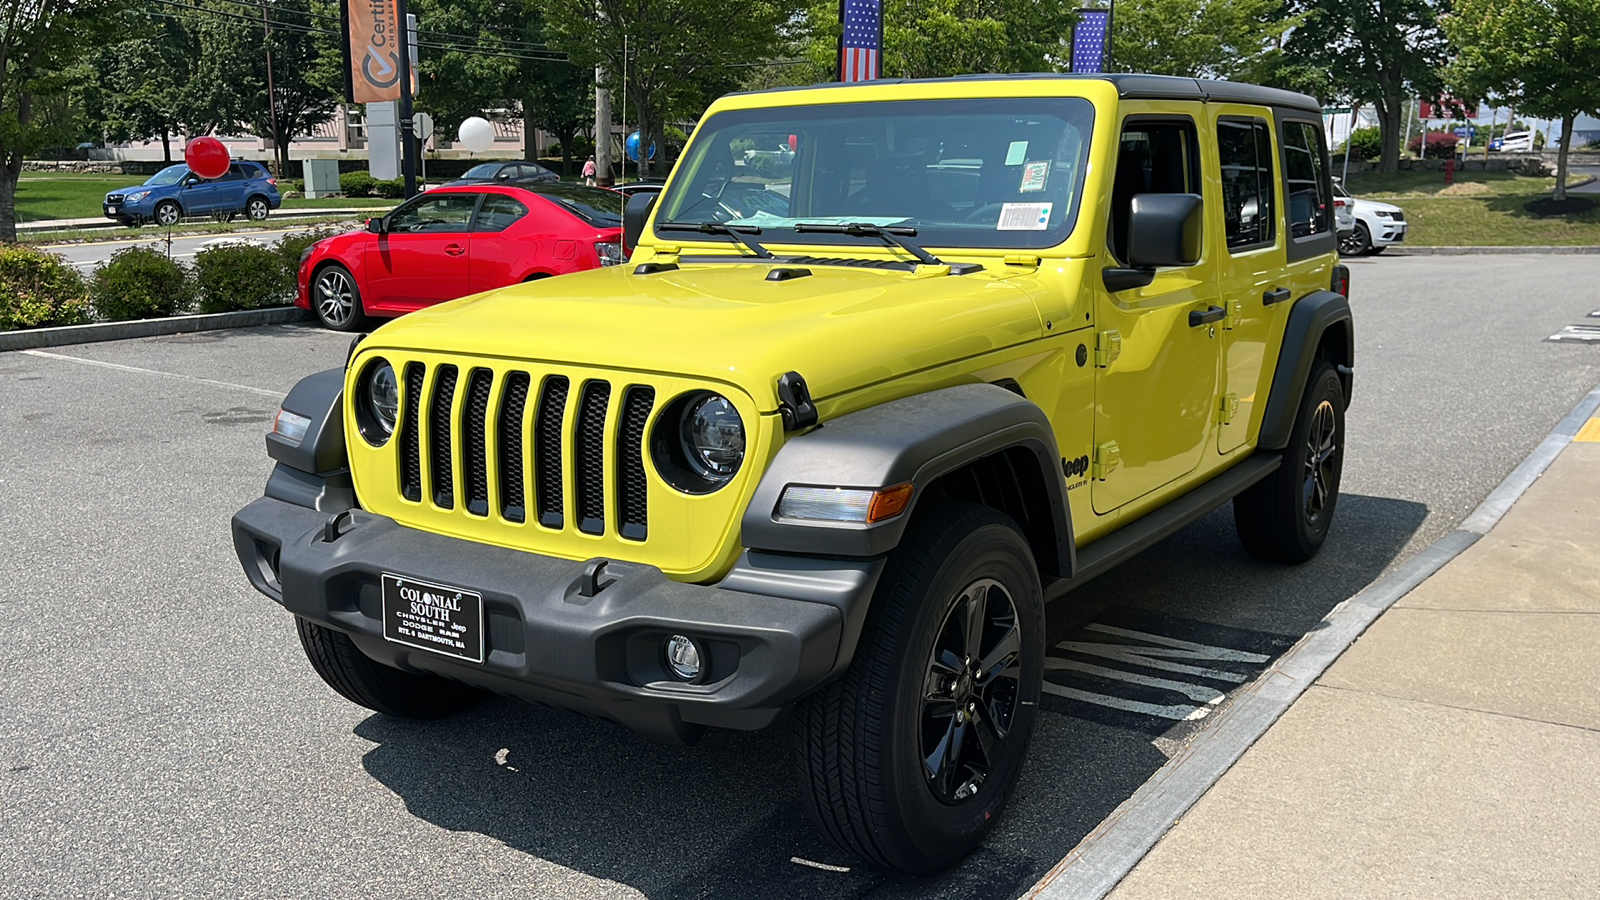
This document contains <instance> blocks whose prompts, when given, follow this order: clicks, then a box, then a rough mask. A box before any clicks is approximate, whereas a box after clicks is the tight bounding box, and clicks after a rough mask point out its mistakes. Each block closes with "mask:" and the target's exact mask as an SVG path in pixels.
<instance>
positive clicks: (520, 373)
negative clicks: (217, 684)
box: [233, 75, 1354, 872]
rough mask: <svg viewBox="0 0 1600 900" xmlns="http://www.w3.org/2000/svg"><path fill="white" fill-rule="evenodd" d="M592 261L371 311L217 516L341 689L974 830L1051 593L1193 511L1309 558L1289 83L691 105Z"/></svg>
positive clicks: (1335, 315) (1319, 514)
mask: <svg viewBox="0 0 1600 900" xmlns="http://www.w3.org/2000/svg"><path fill="white" fill-rule="evenodd" d="M656 200H657V198H656V197H654V196H651V195H645V196H641V197H635V198H634V199H633V201H632V203H631V204H630V206H629V208H628V209H627V212H626V215H625V221H626V231H627V233H628V243H629V244H630V245H631V246H633V247H634V248H635V249H634V251H633V256H632V259H631V261H630V262H629V263H628V264H627V265H624V266H618V267H616V268H610V269H598V270H595V271H591V272H584V273H580V274H576V275H569V276H564V277H562V278H557V279H553V280H548V281H542V282H537V283H533V284H525V285H520V286H517V287H509V288H505V289H502V290H496V291H490V292H488V293H484V294H479V295H476V296H472V297H467V298H464V299H461V300H457V301H454V302H451V303H447V304H444V305H442V306H438V307H435V308H432V309H428V310H424V311H421V312H416V313H413V314H411V315H409V316H406V317H405V318H403V319H399V320H397V321H395V322H392V323H390V324H388V325H385V326H384V327H382V328H380V329H379V330H377V331H375V332H373V333H372V334H370V335H365V336H362V337H360V338H358V339H357V342H356V343H354V344H353V345H352V348H351V353H350V357H349V360H348V363H347V365H346V366H345V367H344V368H343V369H342V370H334V371H329V372H324V373H321V374H318V375H313V376H311V377H309V378H307V379H305V380H304V381H302V382H301V383H300V384H299V385H298V386H296V387H295V389H294V390H293V391H292V392H291V393H290V394H289V395H288V397H287V398H286V399H285V400H284V403H283V409H282V411H281V412H280V414H279V416H278V419H277V423H276V426H275V428H274V433H272V434H270V435H268V437H267V449H268V452H269V453H270V455H271V456H272V458H273V459H275V460H276V461H277V466H276V468H275V470H274V471H273V473H272V475H271V478H270V480H269V481H268V482H267V488H266V496H265V497H263V498H261V499H259V500H256V501H255V502H253V503H251V504H250V505H249V506H247V507H245V508H244V509H243V510H241V511H240V512H239V513H238V515H237V516H235V518H234V520H233V537H234V542H235V545H236V549H237V551H238V554H239V558H240V560H241V562H242V563H243V565H244V569H245V572H246V574H247V575H248V576H249V578H250V581H251V582H252V583H253V584H254V586H255V587H256V588H257V589H258V590H260V591H261V592H263V593H265V594H266V595H267V596H269V597H271V598H272V599H273V600H276V601H277V602H279V603H281V604H282V605H283V606H284V607H285V608H286V609H288V610H289V611H290V612H291V613H293V614H294V615H295V617H296V623H297V627H298V631H299V635H300V639H301V642H302V644H303V645H304V648H305V652H306V655H307V657H308V658H309V659H310V661H311V664H312V665H313V667H314V668H315V669H316V670H317V672H318V673H319V674H320V675H321V676H322V677H323V678H324V679H325V680H326V681H327V682H328V684H329V685H330V686H332V687H333V688H334V689H335V690H336V691H338V692H339V693H340V694H342V695H344V696H345V697H347V698H349V699H350V700H352V701H354V702H356V703H358V704H361V705H363V706H366V707H368V708H371V709H374V710H377V711H379V712H382V713H386V714H390V715H396V716H410V717H434V716H441V715H445V714H448V713H450V712H453V711H455V710H458V709H460V708H462V707H463V706H464V705H466V704H468V703H471V702H472V701H473V700H475V699H477V698H479V697H481V696H483V695H484V694H485V693H497V694H504V695H509V696H513V697H521V698H525V699H527V700H532V701H537V702H540V703H545V704H549V705H551V706H557V707H562V708H566V709H571V710H577V711H579V712H583V713H586V714H590V715H594V716H600V717H605V718H609V719H612V720H615V721H617V722H620V723H622V724H623V725H625V726H628V727H630V728H634V729H637V730H639V731H643V732H650V733H654V734H659V735H664V736H668V737H671V738H675V739H678V740H684V741H692V740H694V739H695V738H696V737H698V736H699V734H700V733H701V732H702V731H703V730H704V729H705V728H706V727H707V726H716V727H723V728H738V729H758V728H765V727H767V726H769V725H771V724H773V723H774V722H776V721H778V720H779V718H780V716H785V717H786V718H787V719H788V720H790V725H791V727H792V728H793V731H794V740H795V755H796V759H797V762H798V766H797V768H798V770H799V777H800V780H801V783H802V788H803V794H804V796H805V797H806V798H807V803H808V805H809V807H810V809H811V811H812V812H813V813H814V814H815V817H816V819H817V821H818V822H819V823H820V825H821V828H822V830H823V832H824V833H825V834H826V835H827V836H828V837H829V838H830V839H831V840H832V841H834V842H835V843H837V844H838V846H839V847H841V848H843V849H845V850H848V851H850V852H852V853H855V854H857V855H859V856H860V857H862V858H863V859H865V860H867V861H869V862H871V863H873V864H876V865H878V866H882V867H886V868H889V869H895V870H900V871H906V872H930V871H934V870H937V869H940V868H943V867H946V866H949V865H952V864H954V863H955V862H957V861H958V860H960V859H961V857H962V856H963V855H964V854H966V853H968V852H969V851H971V850H972V849H973V848H974V847H976V846H977V845H978V843H979V842H980V841H981V840H982V839H983V837H984V835H985V834H986V833H987V832H988V830H989V829H990V828H992V827H994V824H995V822H996V821H997V820H998V819H999V816H1000V813H1001V811H1002V809H1003V808H1004V806H1005V803H1006V800H1007V797H1008V795H1009V794H1010V792H1011V791H1012V789H1013V787H1014V786H1015V785H1016V783H1017V777H1018V771H1019V769H1020V767H1021V765H1022V761H1023V757H1024V755H1025V753H1026V750H1027V745H1028V740H1029V736H1030V733H1031V732H1032V730H1033V726H1034V719H1035V716H1036V713H1037V703H1038V700H1039V696H1040V690H1041V688H1040V685H1041V683H1042V679H1043V662H1044V655H1045V604H1046V603H1047V602H1048V601H1051V600H1055V599H1057V598H1060V597H1062V596H1063V595H1065V594H1067V593H1068V592H1069V591H1071V590H1072V589H1073V588H1074V587H1076V586H1078V585H1081V584H1083V583H1084V582H1085V581H1087V580H1088V579H1091V578H1094V577H1096V576H1099V575H1101V574H1103V573H1105V572H1107V571H1108V570H1109V569H1110V568H1111V567H1112V566H1114V565H1115V564H1117V563H1118V562H1121V561H1123V560H1126V559H1128V558H1129V557H1131V556H1133V555H1134V554H1136V553H1138V552H1139V551H1141V550H1142V549H1144V548H1146V547H1148V546H1150V545H1151V544H1152V543H1154V542H1156V541H1158V540H1160V539H1161V538H1162V537H1164V536H1166V535H1168V534H1170V533H1172V532H1173V531H1175V530H1176V529H1178V528H1180V527H1182V526H1183V525H1185V524H1186V523H1188V522H1191V521H1193V520H1194V519H1196V518H1197V517H1199V516H1201V515H1203V514H1204V513H1206V512H1207V511H1209V510H1211V509H1213V508H1215V507H1218V506H1220V505H1221V504H1223V503H1226V502H1228V501H1230V500H1232V501H1233V511H1234V519H1235V522H1236V523H1237V526H1238V532H1239V536H1240V538H1241V540H1242V541H1243V542H1244V545H1245V546H1246V547H1247V548H1248V549H1249V550H1250V551H1251V552H1252V553H1254V554H1256V555H1258V556H1262V557H1266V558H1269V559H1274V560H1280V561H1283V562H1288V563H1295V562H1300V561H1303V560H1306V559H1308V558H1310V557H1311V556H1312V555H1313V554H1315V553H1316V552H1317V549H1318V548H1319V547H1320V546H1321V544H1322V543H1323V540H1324V537H1325V536H1326V534H1327V532H1328V525H1329V521H1330V520H1331V518H1332V517H1333V513H1334V507H1335V503H1336V501H1337V498H1338V492H1339V475H1340V469H1341V464H1342V459H1343V452H1344V449H1343V445H1344V416H1345V406H1346V403H1347V401H1348V399H1349V396H1350V386H1351V385H1350V382H1351V366H1352V362H1353V352H1354V349H1353V332H1352V323H1351V315H1350V308H1349V304H1348V302H1347V300H1346V295H1347V281H1348V274H1347V272H1346V270H1345V269H1344V267H1342V266H1340V265H1338V259H1337V257H1336V252H1335V248H1336V243H1337V237H1336V235H1335V229H1334V223H1333V202H1332V192H1331V184H1330V181H1329V168H1328V161H1327V155H1326V149H1325V146H1324V138H1323V130H1322V119H1321V112H1320V110H1319V108H1318V105H1317V103H1316V102H1315V101H1314V100H1312V99H1311V98H1310V97H1306V96H1302V95H1299V94H1293V93H1287V92H1284V91H1279V90H1273V89H1269V88H1262V87H1255V86H1250V85H1243V84H1230V83H1213V82H1205V81H1195V80H1193V79H1178V78H1163V77H1153V76H1144V75H1110V76H1094V77H1071V76H1061V75H1032V76H983V77H966V78H955V79H943V80H929V81H883V82H874V83H870V84H864V85H829V86H822V87H815V88H804V89H792V90H778V91H769V92H764V93H751V94H741V95H735V96H730V97H725V98H723V99H721V100H719V101H717V102H716V103H715V104H714V105H713V106H712V107H711V109H710V110H709V111H708V112H707V114H706V117H705V119H704V120H703V121H702V122H701V124H700V126H699V127H698V129H697V130H696V131H695V134H694V138H693V140H692V141H691V142H690V143H689V145H688V147H687V148H686V149H685V151H684V154H683V158H682V160H681V161H680V162H679V163H678V165H677V168H676V169H675V171H674V172H673V175H672V177H671V180H670V181H669V182H668V184H667V186H666V188H665V190H664V191H663V192H662V193H661V194H660V195H659V202H656Z"/></svg>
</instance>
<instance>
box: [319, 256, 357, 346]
mask: <svg viewBox="0 0 1600 900" xmlns="http://www.w3.org/2000/svg"><path fill="white" fill-rule="evenodd" d="M311 308H312V310H314V311H315V312H316V314H317V319H318V320H319V321H321V322H322V324H323V326H324V327H327V328H331V329H333V330H334V331H355V330H357V329H359V328H360V327H361V326H362V325H364V324H366V321H367V317H366V314H365V313H364V312H363V311H362V309H361V291H360V289H358V288H357V287H356V279H355V276H354V275H351V274H350V270H349V269H346V268H345V267H344V266H341V265H330V266H326V267H324V268H322V269H320V270H318V271H317V274H316V276H315V277H314V278H312V280H311Z"/></svg>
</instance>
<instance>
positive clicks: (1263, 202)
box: [1217, 119, 1278, 251]
mask: <svg viewBox="0 0 1600 900" xmlns="http://www.w3.org/2000/svg"><path fill="white" fill-rule="evenodd" d="M1217 149H1218V151H1219V152H1218V160H1219V161H1220V162H1221V164H1222V219H1223V225H1224V226H1225V228H1226V233H1227V239H1228V249H1229V250H1230V251H1233V250H1242V249H1245V248H1247V247H1256V246H1260V245H1263V244H1270V243H1272V242H1273V239H1274V237H1276V234H1277V229H1276V227H1275V226H1276V225H1277V218H1278V217H1277V207H1276V204H1275V203H1274V202H1273V193H1274V189H1275V186H1276V184H1277V182H1276V180H1275V179H1274V178H1273V177H1272V132H1271V131H1269V130H1268V128H1267V123H1266V121H1265V120H1263V119H1222V120H1220V121H1218V122H1217Z"/></svg>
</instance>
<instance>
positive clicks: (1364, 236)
mask: <svg viewBox="0 0 1600 900" xmlns="http://www.w3.org/2000/svg"><path fill="white" fill-rule="evenodd" d="M1371 250H1372V232H1370V231H1368V230H1367V226H1366V225H1364V224H1362V223H1361V222H1357V223H1356V227H1355V228H1354V229H1353V230H1351V232H1350V236H1349V237H1346V238H1342V239H1341V240H1340V241H1339V255H1340V256H1361V255H1363V254H1366V253H1368V252H1370V251H1371Z"/></svg>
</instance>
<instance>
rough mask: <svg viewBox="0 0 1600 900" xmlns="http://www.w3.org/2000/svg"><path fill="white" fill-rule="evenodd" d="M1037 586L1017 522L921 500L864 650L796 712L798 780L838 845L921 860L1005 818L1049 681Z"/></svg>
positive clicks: (942, 857)
mask: <svg viewBox="0 0 1600 900" xmlns="http://www.w3.org/2000/svg"><path fill="white" fill-rule="evenodd" d="M1044 644H1045V642H1044V600H1043V594H1042V591H1041V589H1040V583H1039V575H1038V570H1037V569H1036V568H1035V566H1034V561H1033V554H1032V553H1031V552H1030V551H1029V549H1028V544H1027V542H1026V541H1025V540H1023V538H1022V536H1021V535H1020V534H1019V533H1018V531H1017V527H1016V525H1015V523H1013V522H1012V521H1011V520H1010V519H1009V518H1007V517H1006V516H1004V515H1002V514H1000V513H998V512H996V511H995V510H993V509H990V508H988V507H984V506H977V505H975V504H949V505H945V506H940V507H934V508H931V509H927V510H919V512H918V514H917V517H916V518H915V519H913V521H912V522H911V524H910V526H909V527H908V528H907V530H906V534H905V537H904V538H903V539H902V540H901V542H900V546H899V547H898V548H897V549H896V550H895V551H894V552H893V553H892V554H890V557H889V562H888V564H887V566H886V567H885V569H884V573H883V577H882V579H881V580H880V581H879V583H878V587H877V590H876V591H875V592H874V595H873V600H872V606H871V609H870V610H869V612H868V613H867V621H866V624H865V626H864V627H863V631H862V634H861V639H860V643H859V645H858V646H857V648H856V653H855V659H854V660H853V662H852V663H851V665H850V668H849V669H848V670H847V671H846V673H845V675H844V676H843V677H842V678H841V679H839V680H838V681H835V682H834V683H832V684H830V685H828V686H827V687H825V688H823V689H822V690H820V691H818V692H817V693H815V694H813V695H811V696H810V697H807V698H806V699H805V700H803V701H801V703H799V704H798V705H797V707H796V710H795V762H796V765H797V768H798V770H799V775H800V782H801V787H802V794H803V795H804V797H805V800H806V805H807V807H808V808H809V809H810V811H811V814H812V817H813V818H814V819H815V820H816V821H817V823H818V824H819V825H820V826H821V828H822V831H823V833H824V834H825V835H826V836H827V837H828V839H829V840H830V841H831V842H832V843H833V844H834V845H836V846H837V847H839V848H840V849H842V850H844V851H846V852H849V853H852V854H855V855H856V856H859V857H861V858H862V859H865V860H867V861H868V862H870V863H872V864H873V865H876V866H878V867H881V868H884V869H890V870H894V871H900V872H907V873H912V874H928V873H932V872H937V871H939V870H941V869H945V868H948V867H950V866H952V865H955V864H956V863H958V862H960V861H961V859H962V857H964V856H966V855H967V854H968V853H970V852H972V851H973V850H974V849H976V848H977V846H978V845H979V844H980V843H982V841H983V839H984V837H985V836H986V835H988V833H989V830H990V829H991V828H993V827H994V825H995V823H996V822H998V821H999V818H1000V814H1001V812H1002V811H1003V810H1004V809H1005V805H1006V801H1007V800H1008V799H1009V798H1010V795H1011V792H1012V789H1013V788H1014V787H1015V786H1016V782H1017V777H1018V774H1019V773H1020V771H1021V768H1022V760H1023V757H1024V756H1026V754H1027V749H1028V740H1029V737H1030V736H1031V735H1032V733H1033V722H1034V716H1035V714H1036V712H1037V710H1038V701H1039V693H1040V686H1041V684H1042V683H1043V680H1044Z"/></svg>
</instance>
